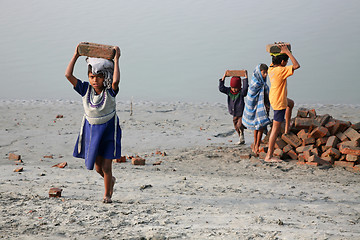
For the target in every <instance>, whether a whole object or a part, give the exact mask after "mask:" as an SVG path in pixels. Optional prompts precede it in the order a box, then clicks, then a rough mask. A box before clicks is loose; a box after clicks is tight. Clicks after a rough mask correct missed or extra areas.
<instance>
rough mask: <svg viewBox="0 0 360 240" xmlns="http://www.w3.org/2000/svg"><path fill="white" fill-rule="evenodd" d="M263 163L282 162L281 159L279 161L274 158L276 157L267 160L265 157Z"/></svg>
mask: <svg viewBox="0 0 360 240" xmlns="http://www.w3.org/2000/svg"><path fill="white" fill-rule="evenodd" d="M264 161H265V162H273V163H274V162H282V160H281V159H279V158H276V157H271V158H268V157H267V156H266V158H265V159H264Z"/></svg>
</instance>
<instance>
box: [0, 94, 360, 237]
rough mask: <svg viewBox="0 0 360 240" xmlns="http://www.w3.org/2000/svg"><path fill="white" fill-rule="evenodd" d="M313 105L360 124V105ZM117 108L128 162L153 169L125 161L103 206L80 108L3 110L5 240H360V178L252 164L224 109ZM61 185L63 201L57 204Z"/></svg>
mask: <svg viewBox="0 0 360 240" xmlns="http://www.w3.org/2000/svg"><path fill="white" fill-rule="evenodd" d="M298 107H301V106H296V107H295V109H294V112H295V113H296V109H297V108H298ZM302 107H312V108H315V109H316V110H317V112H318V114H325V113H329V114H330V115H332V116H333V117H335V118H338V119H343V120H349V121H352V122H359V121H360V105H302ZM117 109H118V115H119V117H120V119H121V120H120V123H121V127H122V130H123V133H122V134H123V141H122V149H123V155H136V154H138V155H140V156H142V157H145V158H146V165H145V166H134V165H132V164H131V162H129V161H128V162H126V163H114V164H113V174H114V176H116V177H117V183H116V185H115V192H114V195H113V201H114V202H113V203H112V204H103V203H102V202H101V200H102V196H103V190H104V187H103V180H102V178H101V177H100V176H99V175H98V174H97V173H96V172H95V171H88V170H86V169H85V166H84V162H83V160H82V159H76V158H73V157H72V151H73V147H74V143H75V141H76V137H77V134H78V132H79V129H80V123H81V117H82V114H83V110H82V106H81V104H80V101H79V102H70V101H5V100H2V101H0V111H1V113H2V114H1V116H0V124H1V129H0V132H1V135H0V156H1V158H0V171H1V175H0V202H1V204H0V212H1V215H0V238H2V239H360V185H359V181H360V174H359V173H356V172H350V171H348V170H346V169H344V168H338V167H336V168H329V167H326V168H325V167H311V166H302V165H297V164H296V162H293V161H288V162H284V163H276V164H275V163H271V164H270V163H264V162H263V161H262V160H259V159H257V158H255V157H252V158H250V159H249V158H246V157H244V155H246V154H249V153H250V147H249V145H250V143H251V142H252V139H251V134H252V133H251V132H250V131H247V132H246V141H247V144H246V145H243V146H238V145H235V142H237V140H238V139H237V136H236V135H234V131H233V126H232V119H231V116H230V115H229V114H228V113H227V111H226V106H225V105H224V104H206V103H204V104H191V103H179V102H176V103H152V102H135V103H134V104H133V108H132V110H133V112H132V113H133V114H132V116H130V102H119V103H118V106H117ZM58 114H61V115H63V116H64V118H61V119H56V116H57V115H58ZM157 150H159V151H161V152H166V154H167V155H166V156H161V155H157V154H154V153H155V152H156V151H157ZM10 152H12V153H16V154H20V155H21V157H22V160H23V163H18V165H16V163H15V161H13V160H9V159H8V154H9V153H10ZM45 155H53V159H50V158H44V156H45ZM65 161H66V162H67V163H68V166H66V167H65V168H62V169H61V168H53V167H52V166H53V165H55V164H57V163H60V162H65ZM157 161H162V163H161V165H156V166H154V165H153V163H155V162H157ZM19 166H22V167H23V168H24V171H23V172H20V173H17V172H13V170H14V169H15V168H16V167H19ZM52 187H58V188H61V189H63V192H62V197H61V198H49V196H48V191H49V189H50V188H52Z"/></svg>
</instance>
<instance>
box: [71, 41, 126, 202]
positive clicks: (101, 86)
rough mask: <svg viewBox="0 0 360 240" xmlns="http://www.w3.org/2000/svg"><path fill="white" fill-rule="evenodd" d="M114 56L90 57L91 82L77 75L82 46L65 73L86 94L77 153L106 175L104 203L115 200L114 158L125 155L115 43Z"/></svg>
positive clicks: (117, 49)
mask: <svg viewBox="0 0 360 240" xmlns="http://www.w3.org/2000/svg"><path fill="white" fill-rule="evenodd" d="M115 51H116V52H115V57H114V60H113V61H112V60H107V59H102V58H86V61H87V64H88V77H89V82H82V81H80V80H78V79H77V78H76V77H74V75H73V70H74V65H75V63H76V61H77V59H78V58H79V56H80V55H79V52H78V46H77V47H76V50H75V53H74V55H73V57H72V59H71V60H70V62H69V65H68V67H67V68H66V71H65V76H66V78H67V79H68V80H69V82H70V83H71V84H72V85H73V86H74V89H75V91H76V92H78V93H79V94H80V95H81V96H82V102H83V107H84V111H85V114H84V117H83V121H82V124H81V131H80V134H79V137H78V140H77V142H76V145H75V149H74V153H73V156H74V157H77V158H83V159H85V165H86V168H87V169H89V170H92V169H94V165H95V169H96V171H97V172H98V173H99V174H100V175H101V176H102V177H103V178H104V185H105V193H104V197H103V202H104V203H111V202H112V200H111V197H112V194H113V190H114V184H115V181H116V179H115V177H113V176H112V159H115V158H120V157H121V129H120V126H119V120H118V117H117V115H116V101H115V96H116V95H117V94H118V92H119V82H120V68H119V57H120V49H119V47H115Z"/></svg>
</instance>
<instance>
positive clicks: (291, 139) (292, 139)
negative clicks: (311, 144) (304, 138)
mask: <svg viewBox="0 0 360 240" xmlns="http://www.w3.org/2000/svg"><path fill="white" fill-rule="evenodd" d="M281 139H282V140H284V141H285V142H286V143H288V144H290V145H291V146H293V147H298V146H300V145H301V143H302V142H301V140H300V139H299V138H298V137H297V136H296V135H295V134H293V133H292V132H290V133H288V134H283V135H282V136H281Z"/></svg>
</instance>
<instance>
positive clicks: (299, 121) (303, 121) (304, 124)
mask: <svg viewBox="0 0 360 240" xmlns="http://www.w3.org/2000/svg"><path fill="white" fill-rule="evenodd" d="M312 126H319V123H318V122H317V121H315V119H313V118H299V117H297V118H295V127H296V128H300V129H303V128H304V129H309V128H310V127H312Z"/></svg>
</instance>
